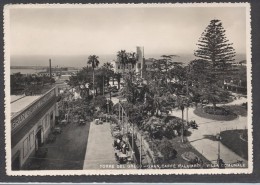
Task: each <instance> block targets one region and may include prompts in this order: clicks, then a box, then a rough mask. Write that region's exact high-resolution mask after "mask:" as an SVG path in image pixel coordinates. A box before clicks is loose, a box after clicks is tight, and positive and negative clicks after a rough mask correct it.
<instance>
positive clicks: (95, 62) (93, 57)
mask: <svg viewBox="0 0 260 185" xmlns="http://www.w3.org/2000/svg"><path fill="white" fill-rule="evenodd" d="M88 64H91V65H92V69H93V98H95V68H96V67H98V65H99V60H98V56H96V55H90V56H89V57H88Z"/></svg>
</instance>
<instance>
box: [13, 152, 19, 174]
mask: <svg viewBox="0 0 260 185" xmlns="http://www.w3.org/2000/svg"><path fill="white" fill-rule="evenodd" d="M12 170H14V171H15V170H20V152H17V153H16V154H15V157H14V160H13V161H12Z"/></svg>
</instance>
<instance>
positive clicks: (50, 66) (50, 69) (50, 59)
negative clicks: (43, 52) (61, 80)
mask: <svg viewBox="0 0 260 185" xmlns="http://www.w3.org/2000/svg"><path fill="white" fill-rule="evenodd" d="M49 68H50V69H49V70H50V83H51V84H52V81H51V79H52V73H51V59H49Z"/></svg>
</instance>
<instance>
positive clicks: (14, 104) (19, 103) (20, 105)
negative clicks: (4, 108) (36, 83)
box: [11, 95, 42, 116]
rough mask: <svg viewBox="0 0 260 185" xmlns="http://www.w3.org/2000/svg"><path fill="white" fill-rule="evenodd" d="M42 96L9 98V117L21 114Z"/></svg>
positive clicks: (14, 96) (13, 96)
mask: <svg viewBox="0 0 260 185" xmlns="http://www.w3.org/2000/svg"><path fill="white" fill-rule="evenodd" d="M41 96H42V95H37V96H21V95H18V96H16V95H12V96H11V116H13V115H14V114H16V113H18V112H21V111H22V110H23V109H24V108H25V107H27V106H28V105H30V104H31V103H33V102H34V101H35V100H36V99H38V98H39V97H41Z"/></svg>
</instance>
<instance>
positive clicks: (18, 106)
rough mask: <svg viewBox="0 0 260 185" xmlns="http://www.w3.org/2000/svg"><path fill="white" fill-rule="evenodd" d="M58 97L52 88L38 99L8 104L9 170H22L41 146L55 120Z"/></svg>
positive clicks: (19, 100) (27, 98)
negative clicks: (9, 135)
mask: <svg viewBox="0 0 260 185" xmlns="http://www.w3.org/2000/svg"><path fill="white" fill-rule="evenodd" d="M57 95H58V90H57V88H56V87H54V88H53V89H51V90H49V91H48V92H47V93H45V94H43V95H41V96H21V97H18V98H17V97H15V99H13V100H11V146H12V149H11V153H12V170H19V169H21V168H22V167H23V165H24V164H25V162H26V160H27V159H28V158H29V156H32V155H35V153H36V152H37V150H38V149H39V147H41V146H42V145H43V144H44V142H45V140H46V138H47V136H48V134H49V133H50V131H51V128H52V127H54V125H55V117H56V116H58V108H57ZM11 98H12V97H11Z"/></svg>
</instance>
